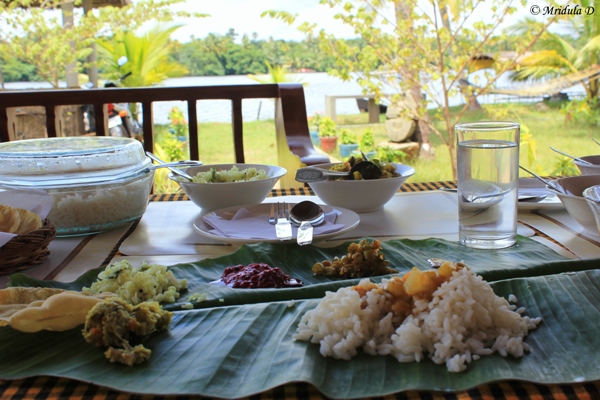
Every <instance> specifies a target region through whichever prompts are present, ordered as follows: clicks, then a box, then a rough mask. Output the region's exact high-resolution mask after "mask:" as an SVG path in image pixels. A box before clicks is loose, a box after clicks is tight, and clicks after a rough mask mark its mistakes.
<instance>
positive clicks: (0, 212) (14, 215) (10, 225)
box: [0, 204, 42, 235]
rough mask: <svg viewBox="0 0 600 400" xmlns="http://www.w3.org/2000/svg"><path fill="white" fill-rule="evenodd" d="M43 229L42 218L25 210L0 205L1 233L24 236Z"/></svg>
mask: <svg viewBox="0 0 600 400" xmlns="http://www.w3.org/2000/svg"><path fill="white" fill-rule="evenodd" d="M41 227H42V218H40V216H39V215H37V214H36V213H34V212H32V211H29V210H25V209H23V208H15V207H12V206H7V205H1V204H0V231H1V232H8V233H15V234H17V235H22V234H25V233H29V232H32V231H35V230H36V229H39V228H41Z"/></svg>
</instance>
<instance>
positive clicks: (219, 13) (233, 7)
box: [172, 0, 354, 42]
mask: <svg viewBox="0 0 600 400" xmlns="http://www.w3.org/2000/svg"><path fill="white" fill-rule="evenodd" d="M174 9H183V10H186V11H190V12H200V13H204V14H210V17H207V18H201V19H194V20H189V19H184V20H181V23H184V24H186V26H184V27H182V28H180V29H178V31H177V32H176V33H175V34H174V35H173V36H172V38H173V39H177V40H179V41H181V42H187V41H189V40H190V36H192V35H193V36H195V37H197V38H204V37H206V36H207V35H208V34H209V33H217V34H221V35H223V34H225V33H227V32H228V31H229V29H230V28H233V29H235V31H236V32H237V33H239V34H240V36H242V35H243V34H247V35H248V36H250V35H252V33H254V32H256V33H257V34H258V39H268V38H269V37H273V38H274V39H284V40H294V41H301V40H303V39H304V34H302V33H301V32H298V30H297V29H296V27H290V26H288V25H287V24H286V23H284V22H283V21H281V20H275V19H273V18H270V17H264V18H261V16H260V14H261V13H262V12H263V11H266V10H278V11H282V10H284V11H287V12H289V13H292V14H298V18H299V20H302V21H304V20H310V21H312V22H314V23H317V24H318V25H319V26H322V27H327V28H328V29H331V30H334V31H335V32H336V35H337V36H339V37H343V38H349V37H353V36H354V35H353V32H352V31H351V30H350V29H349V28H347V27H346V26H344V25H342V24H341V23H339V22H337V21H335V20H334V18H333V15H334V14H335V13H334V12H333V11H331V10H330V9H329V7H327V6H323V5H319V0H187V1H186V2H185V4H179V5H178V6H177V8H174ZM190 21H191V22H190Z"/></svg>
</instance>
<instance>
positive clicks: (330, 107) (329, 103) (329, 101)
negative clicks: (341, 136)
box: [325, 96, 337, 121]
mask: <svg viewBox="0 0 600 400" xmlns="http://www.w3.org/2000/svg"><path fill="white" fill-rule="evenodd" d="M336 100H337V98H336V97H335V96H325V116H326V117H329V118H331V119H332V120H334V121H335V101H336Z"/></svg>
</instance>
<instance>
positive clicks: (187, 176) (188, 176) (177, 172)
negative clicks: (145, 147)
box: [146, 151, 202, 181]
mask: <svg viewBox="0 0 600 400" xmlns="http://www.w3.org/2000/svg"><path fill="white" fill-rule="evenodd" d="M146 155H147V156H148V157H150V158H151V159H153V160H154V161H156V162H157V163H159V164H161V165H165V164H168V163H167V162H165V161H163V160H161V159H160V158H158V157H156V156H155V155H154V154H152V153H151V152H149V151H147V152H146ZM195 165H202V162H201V161H197V164H195ZM167 168H169V169H170V170H171V171H172V172H173V173H174V174H176V175H179V176H181V177H183V178H185V179H187V180H188V181H193V180H194V177H192V176H191V175H189V174H187V173H185V172H183V171H180V170H178V169H177V168H173V167H170V166H167Z"/></svg>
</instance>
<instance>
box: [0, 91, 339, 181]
mask: <svg viewBox="0 0 600 400" xmlns="http://www.w3.org/2000/svg"><path fill="white" fill-rule="evenodd" d="M264 98H271V99H275V104H276V106H275V130H276V139H277V155H278V164H279V165H280V166H282V167H284V168H287V169H288V171H290V173H288V175H287V176H286V179H283V180H282V182H281V183H282V186H284V187H292V186H298V185H299V184H298V183H297V182H295V180H294V179H293V177H294V171H295V170H296V169H297V168H298V167H299V166H300V165H301V164H306V165H314V164H318V163H323V162H328V161H329V159H328V158H327V157H326V156H324V155H322V154H320V153H318V152H317V151H316V150H315V148H314V147H313V145H312V142H311V140H310V135H309V132H308V122H307V116H306V103H305V98H304V90H303V88H302V85H301V84H296V83H292V84H256V85H228V86H193V87H169V88H166V87H147V88H102V89H89V90H80V89H65V90H35V91H33V90H32V91H6V92H0V141H2V142H5V141H9V140H15V139H16V138H17V132H16V124H14V123H11V124H9V118H8V113H7V109H9V108H13V107H28V106H41V107H44V109H45V111H46V112H45V114H46V120H45V128H46V135H45V136H48V137H56V136H62V132H63V130H64V127H63V126H62V122H61V121H62V120H61V118H60V115H57V110H58V109H59V108H60V107H61V106H68V105H83V104H90V105H92V106H93V107H94V112H95V115H96V135H108V127H107V111H106V110H107V107H106V104H109V103H140V104H141V105H142V127H143V132H144V148H145V149H146V150H148V151H153V148H154V123H153V121H154V118H153V111H152V103H154V102H160V101H185V102H187V112H188V120H189V148H190V158H191V159H193V160H198V159H199V148H200V145H201V144H200V143H199V142H198V115H197V112H196V102H197V101H199V100H230V101H231V112H232V115H231V121H232V133H233V143H234V152H235V160H236V162H238V163H243V162H244V161H245V157H244V142H243V136H244V126H243V119H242V100H244V99H264ZM100 116H103V117H100Z"/></svg>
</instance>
